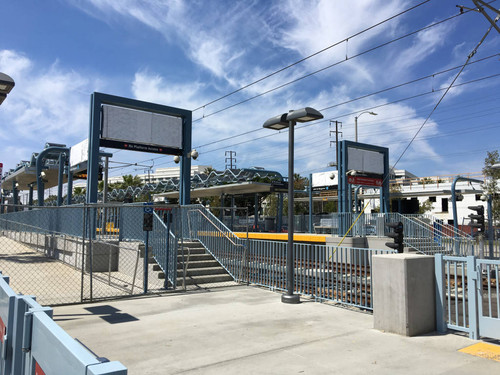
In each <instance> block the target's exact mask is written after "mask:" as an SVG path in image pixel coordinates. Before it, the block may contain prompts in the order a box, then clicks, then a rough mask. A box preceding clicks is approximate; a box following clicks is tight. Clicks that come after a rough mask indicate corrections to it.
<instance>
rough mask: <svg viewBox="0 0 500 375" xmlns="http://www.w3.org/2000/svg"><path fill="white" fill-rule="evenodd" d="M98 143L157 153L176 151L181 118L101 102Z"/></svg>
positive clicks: (180, 132) (180, 147)
mask: <svg viewBox="0 0 500 375" xmlns="http://www.w3.org/2000/svg"><path fill="white" fill-rule="evenodd" d="M102 110H103V118H102V129H101V141H100V143H101V146H104V147H112V148H118V149H124V150H130V151H141V152H153V153H159V154H173V155H176V154H179V153H180V150H181V149H182V118H181V117H175V116H168V115H164V114H159V113H153V112H145V111H139V110H135V109H129V108H123V107H116V106H111V105H103V106H102Z"/></svg>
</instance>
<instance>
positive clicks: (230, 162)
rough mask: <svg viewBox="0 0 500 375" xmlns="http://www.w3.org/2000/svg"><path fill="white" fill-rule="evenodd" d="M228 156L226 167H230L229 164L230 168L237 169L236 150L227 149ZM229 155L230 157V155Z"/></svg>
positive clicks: (226, 154)
mask: <svg viewBox="0 0 500 375" xmlns="http://www.w3.org/2000/svg"><path fill="white" fill-rule="evenodd" d="M224 155H225V156H226V159H225V163H226V169H228V166H229V169H231V170H232V169H236V158H235V156H236V151H226V153H225V154H224ZM228 155H229V157H228ZM233 155H234V156H233ZM228 161H229V164H228ZM233 161H234V168H233Z"/></svg>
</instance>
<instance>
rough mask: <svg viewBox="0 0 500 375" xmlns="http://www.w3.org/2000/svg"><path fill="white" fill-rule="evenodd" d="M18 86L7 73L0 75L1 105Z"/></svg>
mask: <svg viewBox="0 0 500 375" xmlns="http://www.w3.org/2000/svg"><path fill="white" fill-rule="evenodd" d="M15 85H16V84H15V83H14V80H13V79H12V78H11V77H9V76H8V75H7V74H5V73H0V104H2V103H3V101H4V100H5V98H6V97H7V94H8V93H9V92H10V91H11V90H12V88H13V87H14V86H15Z"/></svg>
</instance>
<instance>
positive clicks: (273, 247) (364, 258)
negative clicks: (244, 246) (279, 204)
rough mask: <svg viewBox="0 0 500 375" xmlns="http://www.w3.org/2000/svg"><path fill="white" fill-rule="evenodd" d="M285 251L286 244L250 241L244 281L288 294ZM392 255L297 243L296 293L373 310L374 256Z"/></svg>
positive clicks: (390, 251)
mask: <svg viewBox="0 0 500 375" xmlns="http://www.w3.org/2000/svg"><path fill="white" fill-rule="evenodd" d="M286 250H287V243H285V242H279V241H263V240H249V241H248V257H247V259H246V260H245V266H244V268H243V280H244V281H247V282H249V283H252V284H257V285H261V286H265V287H269V288H271V289H273V290H286V280H287V278H286V273H287V271H286V253H287V251H286ZM390 253H394V251H393V250H374V249H360V248H344V247H335V246H326V245H314V244H304V243H294V257H295V264H294V273H295V277H294V280H295V285H294V291H295V292H296V293H299V294H302V295H305V296H309V297H313V298H315V299H316V300H329V301H334V302H338V303H342V304H344V305H350V306H356V307H360V308H364V309H367V310H372V309H373V304H372V303H373V302H372V298H371V290H372V287H371V286H372V282H373V280H372V276H371V264H372V256H373V255H376V254H390Z"/></svg>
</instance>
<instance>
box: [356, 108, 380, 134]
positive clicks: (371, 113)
mask: <svg viewBox="0 0 500 375" xmlns="http://www.w3.org/2000/svg"><path fill="white" fill-rule="evenodd" d="M364 113H368V114H370V115H372V116H377V113H375V112H372V111H365V112H361V113H360V114H359V115H357V116H356V117H354V141H355V142H357V141H358V118H359V117H361V115H362V114H364Z"/></svg>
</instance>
